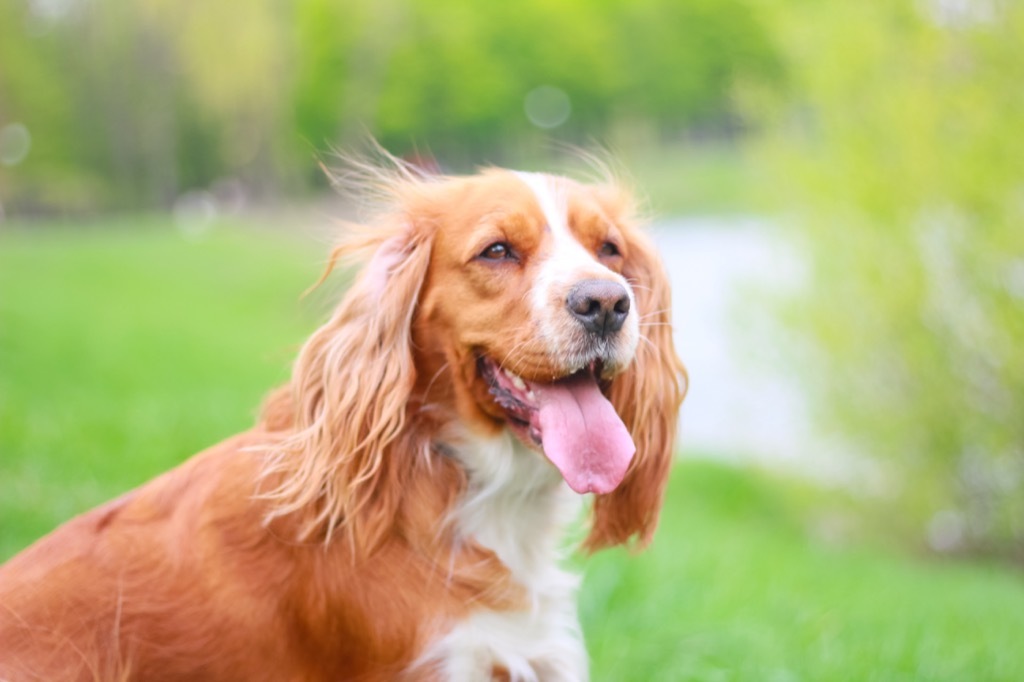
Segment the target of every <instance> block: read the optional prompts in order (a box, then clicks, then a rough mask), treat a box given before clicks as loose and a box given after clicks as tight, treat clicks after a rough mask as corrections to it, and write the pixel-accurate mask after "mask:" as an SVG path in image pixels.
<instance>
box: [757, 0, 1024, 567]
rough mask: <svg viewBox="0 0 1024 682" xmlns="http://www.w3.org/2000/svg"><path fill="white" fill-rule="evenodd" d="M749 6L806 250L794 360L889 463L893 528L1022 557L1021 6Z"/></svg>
mask: <svg viewBox="0 0 1024 682" xmlns="http://www.w3.org/2000/svg"><path fill="white" fill-rule="evenodd" d="M796 9H798V11H794V10H796ZM765 16H766V17H767V18H768V20H769V25H770V26H771V27H772V29H771V32H772V34H773V35H774V36H775V37H776V43H775V44H776V46H777V48H778V49H779V51H780V53H781V54H783V55H784V57H783V59H784V63H785V66H786V68H787V72H788V74H789V77H790V79H791V83H790V87H789V88H787V90H786V92H785V93H784V96H783V97H782V98H775V99H774V100H772V101H774V103H775V104H776V105H777V106H775V107H774V108H771V109H767V111H772V112H773V113H774V116H773V117H769V118H768V120H767V125H768V127H769V129H770V130H771V132H772V136H771V143H770V144H769V145H768V146H767V152H768V153H767V156H766V158H767V160H768V161H769V163H770V168H771V172H772V174H773V175H772V177H773V178H774V179H775V182H776V184H777V186H778V187H780V188H782V189H783V190H784V191H783V192H781V194H780V195H781V196H783V197H785V201H784V206H785V207H786V210H788V211H791V212H793V214H794V215H795V217H796V218H797V219H796V220H795V221H794V222H795V223H796V230H795V232H794V236H795V237H796V239H797V241H798V243H799V245H800V246H801V248H802V249H804V252H805V255H806V263H807V264H808V272H807V278H808V281H807V282H806V286H805V287H804V288H803V289H802V290H801V291H800V293H798V294H797V295H796V296H795V297H793V298H792V299H790V301H789V305H788V307H787V310H786V318H787V319H788V321H789V322H790V325H791V326H790V328H791V329H792V330H795V331H796V332H797V334H796V337H795V338H796V339H798V340H797V341H796V346H795V348H794V349H795V350H796V351H797V352H795V353H793V354H792V359H793V360H795V361H796V362H794V364H793V367H794V368H795V369H796V370H797V371H798V372H799V373H800V374H801V376H802V377H803V379H805V383H806V384H807V385H808V386H809V388H810V390H811V393H812V395H813V397H814V399H813V401H812V402H813V404H814V405H815V406H816V407H817V410H818V415H819V416H820V417H822V418H823V420H824V423H825V424H827V425H828V426H830V427H832V428H833V429H835V430H836V431H837V432H839V433H841V434H842V436H843V437H844V438H845V439H846V440H847V441H849V442H852V443H854V444H855V445H856V446H857V447H858V449H859V450H860V451H862V452H867V453H872V454H876V455H879V456H880V457H882V458H883V461H884V462H886V463H888V464H889V465H890V466H889V467H888V473H889V474H890V476H891V480H892V481H893V482H894V483H895V487H894V488H893V490H892V491H891V498H892V501H893V502H894V506H892V507H890V511H892V510H895V511H898V512H899V514H897V515H895V516H893V517H892V518H893V519H897V520H896V521H894V525H896V526H901V527H903V529H904V530H913V531H915V532H917V533H918V535H919V536H920V532H921V531H922V530H926V532H927V534H928V535H929V539H930V542H931V544H932V545H933V547H936V548H938V549H971V550H983V551H993V552H998V553H1000V554H1004V555H1006V554H1009V555H1012V556H1015V557H1016V558H1017V559H1018V560H1024V495H1022V492H1024V491H1022V483H1024V136H1022V135H1021V134H1020V130H1021V123H1022V122H1024V89H1022V88H1021V83H1024V50H1021V49H1020V46H1021V44H1022V39H1024V7H1022V6H1021V5H1020V4H1017V3H999V2H963V3H958V2H917V1H911V0H902V1H898V0H894V1H892V2H886V3H846V2H802V3H792V5H791V6H789V7H788V8H787V11H785V12H783V11H776V12H772V11H766V14H765ZM769 99H771V98H769ZM753 101H756V102H758V103H761V104H763V103H764V100H753ZM763 111H764V110H763ZM900 519H902V520H900Z"/></svg>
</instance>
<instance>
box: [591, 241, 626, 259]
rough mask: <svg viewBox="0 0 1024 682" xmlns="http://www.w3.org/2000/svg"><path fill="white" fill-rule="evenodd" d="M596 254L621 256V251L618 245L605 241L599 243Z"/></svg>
mask: <svg viewBox="0 0 1024 682" xmlns="http://www.w3.org/2000/svg"><path fill="white" fill-rule="evenodd" d="M597 253H598V255H600V256H605V257H610V256H621V255H622V252H620V251H619V247H618V246H616V245H615V243H614V242H605V243H604V244H601V248H600V249H598V250H597Z"/></svg>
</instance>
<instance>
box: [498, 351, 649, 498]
mask: <svg viewBox="0 0 1024 682" xmlns="http://www.w3.org/2000/svg"><path fill="white" fill-rule="evenodd" d="M478 368H479V371H480V376H481V377H483V379H484V380H485V381H486V382H487V384H488V386H489V387H490V392H491V395H492V396H494V400H495V402H496V403H497V404H498V405H499V406H501V408H502V410H504V412H505V415H506V417H507V421H508V425H509V427H510V428H511V429H512V431H513V432H514V433H515V434H516V435H517V436H518V437H519V438H520V439H522V440H524V441H526V442H527V443H532V444H533V445H535V446H537V447H539V448H540V449H542V450H543V451H544V455H545V456H546V457H547V458H548V459H549V460H551V463H552V464H554V465H555V466H556V467H557V468H558V470H559V471H560V472H561V473H562V478H564V479H565V482H566V483H568V484H569V487H570V488H572V489H573V490H575V491H576V492H577V493H580V494H583V493H591V492H592V493H597V494H604V493H609V492H611V491H612V490H615V488H616V487H618V485H619V483H621V482H622V479H623V477H624V476H625V475H626V469H628V468H629V463H630V461H632V459H633V455H634V454H635V453H636V446H635V445H634V444H633V439H632V438H631V437H630V435H629V431H627V430H626V425H625V424H623V423H622V419H621V418H619V415H618V414H617V413H616V412H615V408H614V407H613V406H612V404H611V402H610V401H609V400H608V398H606V397H605V396H604V394H603V393H602V392H601V386H600V381H601V379H600V376H601V371H602V366H601V363H600V361H597V362H593V363H591V364H590V365H589V366H588V367H585V368H583V369H581V370H579V371H578V372H576V373H575V374H570V375H568V376H565V377H562V378H560V379H556V380H554V381H552V382H550V383H543V382H537V381H527V380H526V379H523V378H522V377H519V376H517V375H515V374H513V373H511V372H509V371H508V370H506V369H502V368H501V367H499V366H498V365H497V363H495V362H494V361H493V360H491V359H490V358H488V357H486V356H481V357H480V358H479V360H478Z"/></svg>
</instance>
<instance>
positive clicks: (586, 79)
mask: <svg viewBox="0 0 1024 682" xmlns="http://www.w3.org/2000/svg"><path fill="white" fill-rule="evenodd" d="M748 5H749V0H629V1H627V0H597V1H596V2H584V1H583V0H559V1H558V2H552V1H541V0H525V1H524V2H517V3H465V2H456V1H455V0H429V1H428V0H380V1H379V2H370V3H365V2H354V1H352V0H348V1H344V0H343V1H338V0H291V1H287V2H285V1H281V0H252V1H251V2H247V3H245V5H244V7H243V6H241V5H237V4H236V3H230V2H227V1H226V0H211V1H207V2H200V1H198V0H190V1H186V2H180V1H173V2H172V1H171V0H137V1H135V2H118V1H116V0H90V1H88V2H87V1H85V0H54V1H52V2H41V1H33V2H8V3H3V4H2V5H0V26H3V29H2V30H3V39H2V40H0V91H2V97H0V128H2V127H3V126H4V125H5V124H9V123H11V122H18V123H21V124H23V125H24V126H26V128H27V130H28V131H29V133H30V134H31V140H32V147H31V151H30V153H29V154H28V156H27V157H26V158H25V159H24V160H23V161H22V162H21V163H19V164H17V165H12V166H9V167H4V166H2V165H0V183H2V184H0V201H3V202H4V204H5V205H6V207H7V209H8V211H19V210H20V211H29V210H33V209H36V210H38V209H47V208H53V207H63V208H65V209H67V210H72V211H74V210H89V209H98V208H110V207H149V206H168V205H170V204H171V203H173V201H174V199H175V198H176V197H177V196H179V195H180V194H181V193H182V192H184V191H186V190H189V189H194V188H207V187H210V186H211V185H213V184H215V183H216V182H217V181H218V180H219V179H221V178H225V177H232V178H239V179H241V180H242V181H244V183H245V184H246V185H247V186H248V187H250V188H252V190H253V191H255V192H257V193H271V192H289V193H291V192H294V191H296V190H302V189H303V188H308V187H310V186H311V185H315V184H316V183H322V182H323V179H322V174H321V173H320V171H319V169H318V168H317V164H316V159H317V156H318V155H319V154H321V153H322V152H324V151H325V150H327V149H329V148H330V147H331V146H333V145H339V146H342V147H345V148H347V147H349V146H350V145H351V143H352V141H353V139H354V138H364V137H365V136H366V135H367V133H369V134H371V135H374V136H375V137H377V138H378V139H379V140H380V141H381V142H382V143H383V144H384V145H385V146H386V147H387V148H388V149H390V150H391V151H393V152H395V153H398V154H412V155H420V156H424V157H430V156H432V155H436V156H437V157H438V158H440V159H441V160H442V161H443V162H444V163H446V164H448V165H455V166H459V165H460V164H462V165H469V164H470V163H473V164H475V163H479V162H481V161H485V160H488V161H492V162H503V161H504V162H508V161H509V160H515V159H520V158H522V157H524V156H529V155H530V154H534V155H537V154H541V153H543V152H544V151H545V149H546V145H547V144H548V142H549V141H550V140H551V139H556V140H559V141H565V142H570V143H586V142H588V141H589V140H591V139H592V138H596V139H600V140H602V141H606V142H608V141H610V142H612V143H621V144H623V145H627V146H628V145H632V144H634V143H636V141H637V140H642V141H643V142H644V143H646V144H658V143H659V141H660V140H662V139H663V138H665V137H671V136H677V135H679V134H680V132H681V131H684V130H692V129H694V128H695V127H699V128H701V129H704V128H708V127H712V128H722V127H725V128H730V129H731V128H733V127H735V125H736V121H735V114H734V107H733V105H732V101H731V93H732V91H733V88H734V86H735V85H736V84H737V83H738V82H742V81H743V80H745V79H756V80H764V79H768V80H773V79H777V78H779V68H778V62H777V60H776V58H775V55H774V53H773V51H772V50H771V49H769V42H768V38H767V36H766V35H765V33H764V31H763V29H762V27H761V25H760V24H759V23H757V22H756V21H755V19H754V15H753V14H752V12H751V11H750V7H749V6H748ZM542 86H548V87H549V88H555V89H556V90H555V93H556V96H557V97H559V98H563V99H567V102H568V111H566V112H565V113H567V114H568V118H567V119H565V121H564V123H563V122H560V120H559V119H560V117H555V118H554V119H552V120H550V121H549V122H543V121H542V122H541V123H540V124H539V125H535V124H534V123H531V120H530V118H529V117H528V116H527V114H526V112H525V111H524V102H525V101H526V98H527V95H529V94H530V93H531V92H536V89H537V88H539V87H542ZM549 92H550V91H549ZM556 104H558V103H556ZM544 126H552V128H551V129H550V130H549V129H547V128H545V127H544Z"/></svg>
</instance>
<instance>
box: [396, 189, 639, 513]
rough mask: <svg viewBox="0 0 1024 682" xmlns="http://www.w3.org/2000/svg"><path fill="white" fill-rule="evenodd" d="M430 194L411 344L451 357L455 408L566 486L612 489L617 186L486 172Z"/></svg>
mask: <svg viewBox="0 0 1024 682" xmlns="http://www.w3.org/2000/svg"><path fill="white" fill-rule="evenodd" d="M437 206H438V208H437V209H436V210H437V211H438V213H437V214H436V215H435V216H433V217H432V219H433V220H434V221H435V229H436V233H435V235H434V238H433V247H432V254H431V259H430V267H429V269H428V274H427V278H426V281H425V283H424V290H423V292H422V294H421V299H420V309H419V311H418V316H417V322H416V327H417V334H416V342H417V343H416V345H417V346H420V347H423V348H429V349H432V350H434V357H435V361H434V363H433V364H440V363H444V365H446V366H447V367H449V368H451V374H452V377H453V379H452V384H453V388H454V393H455V402H456V408H457V410H458V412H459V415H460V417H461V418H462V420H463V421H466V422H469V423H472V424H479V425H481V426H482V427H483V428H491V429H493V428H495V426H504V427H507V428H509V429H510V430H511V431H512V432H513V433H514V434H515V435H516V436H517V437H518V438H519V439H520V440H522V441H523V442H524V443H526V444H527V445H528V446H530V447H533V448H535V449H540V450H542V451H543V452H544V453H545V455H546V456H547V457H548V458H549V459H550V460H551V461H552V462H553V463H554V464H555V465H556V466H557V467H558V469H559V470H560V471H561V472H562V475H563V477H564V478H565V480H566V482H567V483H568V484H569V485H570V487H572V488H573V489H574V490H576V491H577V492H580V493H584V492H597V493H607V492H610V491H611V490H613V489H614V488H615V487H616V486H617V485H618V484H619V483H620V482H621V480H622V478H623V476H624V475H625V472H626V469H627V468H628V466H629V463H630V461H631V459H632V456H633V454H634V452H635V446H634V444H633V441H632V439H631V438H630V435H629V433H628V431H627V430H626V427H625V426H624V425H623V423H622V420H621V418H620V417H619V416H618V415H617V413H616V411H615V409H614V407H613V406H612V404H611V403H610V402H609V400H608V398H607V397H606V394H607V392H608V391H609V389H610V387H611V383H612V382H614V381H615V377H616V376H617V375H619V374H621V373H622V372H623V371H625V370H626V369H627V368H628V367H629V365H630V363H631V362H632V361H633V359H634V356H635V354H636V351H637V346H638V344H639V340H640V322H639V320H640V312H639V310H638V307H637V300H636V296H635V294H634V291H633V288H632V286H631V283H630V282H629V281H628V280H627V278H626V276H624V269H625V268H626V267H627V265H628V263H629V260H630V256H631V253H630V251H631V246H632V244H631V240H630V238H629V237H630V231H631V230H632V228H631V226H629V225H628V224H627V223H626V222H625V221H626V216H625V215H623V212H624V211H625V206H624V205H623V202H622V199H621V197H620V196H619V195H617V194H616V193H613V192H610V191H607V190H605V192H604V193H602V191H600V190H599V189H597V188H594V187H590V186H585V185H582V184H579V183H576V182H573V181H571V180H568V179H566V178H562V177H554V176H548V175H539V174H527V173H514V172H509V171H492V172H488V173H485V174H483V175H480V176H476V177H474V178H468V179H465V180H463V181H461V182H459V183H458V184H455V185H453V186H451V187H450V188H447V189H446V191H445V192H444V194H443V198H442V200H441V201H440V202H439V203H438V204H437ZM442 358H443V359H442ZM423 362H424V363H426V364H430V363H429V362H428V361H426V360H424V361H423ZM420 370H421V372H423V373H424V374H430V373H432V372H434V371H440V370H441V367H437V368H436V369H435V368H433V367H422V368H420Z"/></svg>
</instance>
